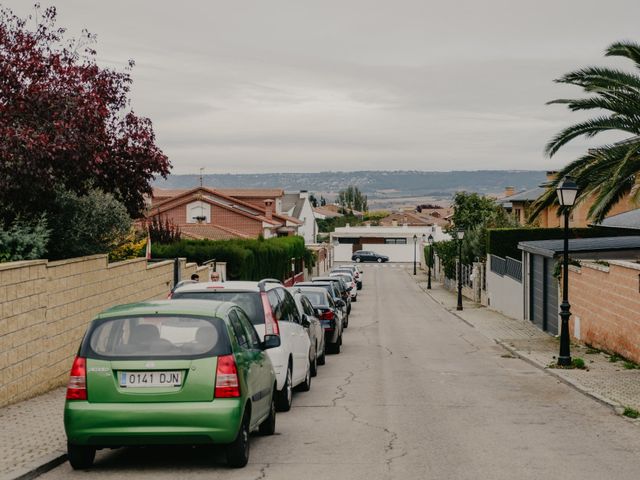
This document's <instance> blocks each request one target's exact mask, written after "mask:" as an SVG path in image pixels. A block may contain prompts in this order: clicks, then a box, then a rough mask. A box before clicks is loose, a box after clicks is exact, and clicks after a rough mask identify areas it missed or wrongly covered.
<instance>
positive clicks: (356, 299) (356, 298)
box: [351, 289, 358, 303]
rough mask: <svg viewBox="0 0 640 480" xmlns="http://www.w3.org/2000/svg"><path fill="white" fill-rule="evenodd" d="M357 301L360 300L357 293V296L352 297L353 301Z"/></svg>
mask: <svg viewBox="0 0 640 480" xmlns="http://www.w3.org/2000/svg"><path fill="white" fill-rule="evenodd" d="M356 290H357V289H356ZM357 301H358V295H356V296H355V297H351V303H353V302H357Z"/></svg>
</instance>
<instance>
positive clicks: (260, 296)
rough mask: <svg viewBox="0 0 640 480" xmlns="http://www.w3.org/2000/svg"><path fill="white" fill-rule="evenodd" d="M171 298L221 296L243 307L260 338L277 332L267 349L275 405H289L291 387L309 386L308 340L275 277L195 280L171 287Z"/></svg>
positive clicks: (305, 323) (306, 323)
mask: <svg viewBox="0 0 640 480" xmlns="http://www.w3.org/2000/svg"><path fill="white" fill-rule="evenodd" d="M171 298H172V299H197V300H222V301H228V302H233V303H235V304H237V305H238V306H239V307H240V308H242V309H243V310H244V311H245V313H246V314H247V316H248V317H249V319H250V320H251V323H252V324H253V326H254V328H255V329H256V332H257V333H258V335H259V336H260V340H263V339H264V335H265V333H267V334H272V335H280V346H279V347H277V348H272V349H269V350H267V354H268V355H269V359H270V360H271V363H272V364H273V369H274V370H275V372H276V381H277V390H278V392H277V395H276V407H277V408H278V410H280V411H288V410H289V409H290V408H291V402H292V398H293V395H292V390H293V388H295V387H298V389H299V390H302V391H308V390H309V389H310V388H311V364H310V362H309V351H310V348H311V342H310V340H309V335H308V334H307V331H306V330H305V327H308V326H309V321H308V320H307V319H306V318H302V317H301V316H300V313H299V312H298V308H297V306H296V303H295V301H294V299H293V297H292V296H291V293H289V292H288V291H287V290H286V289H285V288H284V286H283V285H282V283H280V282H279V281H278V280H270V279H266V280H262V281H260V282H196V283H188V284H185V285H182V286H179V287H177V288H175V289H174V291H173V292H172V295H171Z"/></svg>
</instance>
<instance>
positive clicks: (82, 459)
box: [67, 443, 96, 470]
mask: <svg viewBox="0 0 640 480" xmlns="http://www.w3.org/2000/svg"><path fill="white" fill-rule="evenodd" d="M67 458H68V459H69V463H70V464H71V468H73V469H74V470H86V469H87V468H90V467H91V465H93V460H94V459H95V458H96V449H95V448H94V447H87V446H85V445H73V444H71V443H68V444H67Z"/></svg>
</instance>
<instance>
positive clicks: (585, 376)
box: [418, 281, 640, 414]
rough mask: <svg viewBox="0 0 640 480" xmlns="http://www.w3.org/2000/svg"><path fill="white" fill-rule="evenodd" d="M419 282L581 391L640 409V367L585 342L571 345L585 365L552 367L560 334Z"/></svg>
mask: <svg viewBox="0 0 640 480" xmlns="http://www.w3.org/2000/svg"><path fill="white" fill-rule="evenodd" d="M418 285H419V286H420V288H421V289H422V290H424V292H425V293H426V294H427V295H430V296H431V297H432V298H433V299H434V300H435V301H437V302H438V303H440V304H441V305H443V306H444V308H446V309H447V310H449V311H450V312H451V313H453V314H454V315H456V316H457V317H459V318H460V319H461V320H463V321H464V322H466V323H468V324H469V325H471V326H472V327H474V328H476V329H477V330H478V331H479V332H480V333H482V334H483V335H485V336H486V337H488V338H490V339H492V340H494V341H495V342H497V343H498V344H500V345H502V346H503V347H505V348H506V349H507V350H508V351H510V352H511V353H512V354H513V355H515V356H517V357H519V358H521V359H523V360H525V361H527V362H529V363H531V364H532V365H534V366H536V367H538V368H540V369H543V370H544V371H545V372H547V373H549V374H550V375H553V376H554V377H556V378H558V379H559V380H561V381H563V382H564V383H566V384H569V385H571V386H572V387H574V388H576V389H577V390H579V391H580V392H582V393H584V394H586V395H589V396H591V397H593V398H595V399H596V400H598V401H599V402H601V403H604V404H606V405H608V406H610V407H612V408H613V409H615V411H616V412H617V413H619V414H622V412H623V411H624V409H625V407H631V408H633V409H635V410H638V411H640V370H638V369H636V370H627V369H625V368H624V365H623V362H622V361H617V362H611V361H610V360H609V358H610V356H609V355H607V354H605V353H604V352H599V351H597V350H593V349H589V348H587V347H585V346H583V345H574V344H572V345H571V356H572V358H578V357H579V358H582V359H583V360H584V362H585V365H586V369H585V370H580V369H556V368H549V366H550V365H554V364H555V362H556V356H557V355H558V350H559V348H560V343H559V341H558V339H557V338H555V337H552V336H550V335H548V334H547V333H545V332H543V331H542V330H539V329H538V328H536V327H535V326H534V325H533V324H532V323H531V322H528V321H526V320H514V319H512V318H509V317H506V316H504V315H502V314H500V313H498V312H496V311H493V310H490V309H489V308H486V307H483V306H481V305H478V304H476V303H473V302H469V301H466V300H465V301H464V302H463V307H464V310H462V311H457V310H456V303H457V296H456V294H455V293H454V292H450V291H448V290H445V289H444V287H443V286H442V285H440V283H439V282H436V281H433V282H432V285H431V286H432V289H431V290H427V283H426V281H424V282H423V281H419V282H418Z"/></svg>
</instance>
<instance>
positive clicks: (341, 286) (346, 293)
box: [311, 277, 351, 328]
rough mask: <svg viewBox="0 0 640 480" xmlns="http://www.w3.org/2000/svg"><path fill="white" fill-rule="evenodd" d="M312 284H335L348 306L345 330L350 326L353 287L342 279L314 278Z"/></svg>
mask: <svg viewBox="0 0 640 480" xmlns="http://www.w3.org/2000/svg"><path fill="white" fill-rule="evenodd" d="M311 281H312V282H314V283H315V282H334V283H335V284H336V286H337V287H338V290H339V291H340V298H342V300H344V302H345V303H346V304H347V316H346V318H345V328H347V325H348V324H349V315H350V314H351V293H350V292H351V285H347V282H346V281H345V280H344V279H343V278H342V277H313V278H312V279H311Z"/></svg>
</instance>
